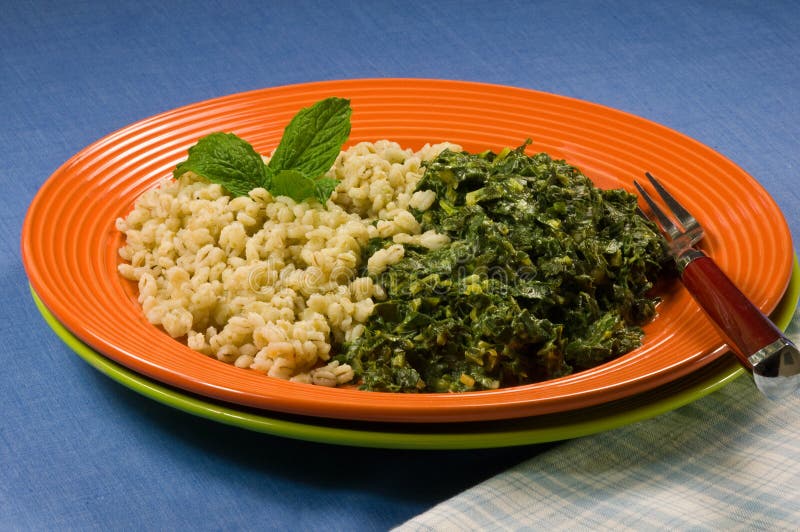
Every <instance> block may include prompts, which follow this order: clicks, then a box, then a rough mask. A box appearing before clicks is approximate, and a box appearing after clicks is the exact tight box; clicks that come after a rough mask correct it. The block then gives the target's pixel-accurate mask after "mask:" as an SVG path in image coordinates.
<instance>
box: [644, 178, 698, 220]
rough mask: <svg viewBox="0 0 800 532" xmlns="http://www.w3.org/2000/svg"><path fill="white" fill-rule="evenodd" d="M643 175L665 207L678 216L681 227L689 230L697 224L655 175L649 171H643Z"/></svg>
mask: <svg viewBox="0 0 800 532" xmlns="http://www.w3.org/2000/svg"><path fill="white" fill-rule="evenodd" d="M644 175H646V176H647V179H648V180H649V181H650V183H652V185H653V187H654V188H655V189H656V192H658V195H659V196H661V199H663V200H664V203H666V204H667V207H669V209H670V210H671V211H672V214H674V215H675V217H676V218H678V221H680V222H681V224H682V225H683V228H684V229H685V230H687V231H688V230H690V229H692V228H693V227H694V226H696V225H697V220H695V218H694V216H692V215H691V214H690V213H689V211H687V210H686V209H684V208H683V205H681V204H680V203H678V200H676V199H675V197H674V196H673V195H672V194H670V193H669V192H667V190H666V189H665V188H664V187H663V186H662V185H661V183H659V182H658V180H656V178H655V177H653V175H652V174H651V173H650V172H645V173H644Z"/></svg>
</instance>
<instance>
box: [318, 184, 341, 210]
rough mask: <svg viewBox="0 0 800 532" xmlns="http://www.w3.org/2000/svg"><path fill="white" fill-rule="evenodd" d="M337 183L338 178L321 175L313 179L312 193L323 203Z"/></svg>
mask: <svg viewBox="0 0 800 532" xmlns="http://www.w3.org/2000/svg"><path fill="white" fill-rule="evenodd" d="M339 183H340V181H339V180H338V179H331V178H329V177H323V178H321V179H317V180H316V181H314V195H315V196H316V197H317V200H319V202H320V203H322V204H323V205H325V202H326V201H328V198H330V197H331V193H332V192H333V190H334V189H335V188H336V187H337V186H338V185H339Z"/></svg>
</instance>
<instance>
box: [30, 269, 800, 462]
mask: <svg viewBox="0 0 800 532" xmlns="http://www.w3.org/2000/svg"><path fill="white" fill-rule="evenodd" d="M32 294H33V299H34V301H35V302H36V306H37V307H38V308H39V311H40V312H41V313H42V316H43V317H44V319H45V321H46V322H47V323H48V325H49V326H50V327H51V328H52V329H53V330H54V331H55V333H56V334H57V335H58V336H59V338H61V339H62V340H63V341H64V342H65V343H66V344H67V345H68V346H69V347H70V348H71V349H72V350H73V351H75V353H77V354H78V355H79V356H80V357H81V358H83V359H84V360H85V361H86V362H88V363H89V364H90V365H91V366H92V367H94V368H95V369H97V370H98V371H100V372H101V373H103V374H105V375H107V376H108V377H111V378H112V379H114V380H115V381H117V382H118V383H120V384H122V385H123V386H126V387H128V388H130V389H131V390H133V391H135V392H137V393H139V394H141V395H144V396H145V397H149V398H150V399H154V400H156V401H158V402H160V403H162V404H165V405H167V406H170V407H173V408H176V409H178V410H182V411H184V412H187V413H189V414H193V415H196V416H200V417H204V418H206V419H210V420H213V421H218V422H220V423H225V424H227V425H233V426H235V427H239V428H243V429H246V430H252V431H256V432H261V433H265V434H272V435H275V436H283V437H286V438H294V439H298V440H306V441H314V442H320V443H332V444H338V445H350V446H359V447H378V448H386V449H483V448H492V447H511V446H516V445H529V444H535V443H545V442H552V441H559V440H567V439H572V438H577V437H581V436H588V435H590V434H596V433H598V432H603V431H607V430H611V429H615V428H618V427H622V426H624V425H628V424H631V423H635V422H637V421H642V420H645V419H649V418H652V417H655V416H658V415H659V414H663V413H665V412H669V411H671V410H674V409H676V408H679V407H681V406H684V405H686V404H688V403H691V402H693V401H695V400H697V399H699V398H701V397H704V396H706V395H708V394H710V393H712V392H714V391H716V390H718V389H719V388H721V387H723V386H725V385H726V384H728V383H729V382H731V381H733V380H734V379H736V378H737V377H739V376H740V375H743V374H745V373H746V372H745V371H744V369H743V368H742V367H741V366H740V365H739V363H738V362H737V361H736V359H735V358H734V357H733V356H732V355H730V354H728V355H725V356H723V357H720V358H719V359H718V360H716V361H715V362H713V363H711V364H709V365H708V366H706V367H704V368H703V369H702V370H700V371H697V372H694V373H693V374H691V375H689V376H687V377H684V378H682V379H678V380H676V381H674V382H672V383H669V384H666V385H664V386H661V387H659V388H657V389H655V390H651V391H648V392H645V393H642V394H639V395H636V396H633V397H629V398H626V399H622V400H619V401H612V402H609V403H605V404H602V405H598V406H595V407H591V408H585V409H580V410H575V411H571V412H565V413H558V414H548V415H543V416H535V417H529V418H523V419H511V420H502V421H490V422H485V421H481V422H472V423H444V424H442V423H440V424H436V425H430V424H409V423H377V422H375V423H371V422H348V421H340V420H328V419H319V418H310V417H301V416H292V415H284V414H279V413H273V412H264V411H261V410H252V409H247V408H244V407H239V406H236V405H230V404H225V403H220V402H216V401H213V400H210V399H207V398H204V397H198V396H195V395H192V394H189V393H186V392H184V391H181V390H176V389H174V388H170V387H168V386H164V385H163V384H160V383H157V382H154V381H152V380H150V379H147V378H145V377H143V376H142V375H139V374H137V373H135V372H132V371H130V370H128V369H127V368H125V367H123V366H120V365H119V364H117V363H115V362H113V361H111V360H109V359H107V358H106V357H104V356H103V355H101V354H99V353H97V352H95V351H94V350H92V349H91V348H90V347H88V346H87V345H86V344H84V343H83V342H81V341H80V340H79V339H78V338H76V337H75V336H74V335H73V334H72V333H70V332H69V331H68V330H67V329H66V328H65V327H64V326H63V325H62V324H61V323H60V322H59V321H58V320H56V319H55V317H54V316H53V315H52V314H51V313H50V311H49V310H48V309H47V308H46V307H45V306H44V304H43V303H42V302H41V300H40V299H39V297H38V296H37V295H36V293H35V292H33V291H32ZM799 294H800V266H799V265H798V261H797V257H795V262H794V267H793V270H792V277H791V279H790V281H789V286H788V288H787V290H786V293H785V294H784V296H783V299H782V300H781V303H780V304H779V305H778V308H777V309H775V311H774V312H773V314H772V318H773V320H774V321H775V323H776V324H777V325H778V326H779V327H781V328H782V329H785V328H786V327H787V326H788V325H789V323H790V322H791V320H792V317H793V315H794V312H795V307H796V304H797V299H798V295H799Z"/></svg>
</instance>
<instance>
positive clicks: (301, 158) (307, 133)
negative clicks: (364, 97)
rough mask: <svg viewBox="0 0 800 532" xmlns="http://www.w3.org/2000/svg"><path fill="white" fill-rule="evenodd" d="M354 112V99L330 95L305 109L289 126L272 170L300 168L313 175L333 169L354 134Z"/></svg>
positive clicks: (304, 172) (278, 149)
mask: <svg viewBox="0 0 800 532" xmlns="http://www.w3.org/2000/svg"><path fill="white" fill-rule="evenodd" d="M351 113H352V111H351V109H350V101H349V100H346V99H343V98H327V99H325V100H322V101H319V102H317V103H315V104H314V105H312V106H311V107H307V108H305V109H302V110H301V111H300V112H299V113H297V115H295V117H294V118H292V121H291V122H289V125H288V126H286V129H285V130H284V132H283V137H282V138H281V142H280V144H279V145H278V148H277V149H276V150H275V153H274V154H273V155H272V158H271V159H270V161H269V168H270V170H272V171H274V172H275V173H276V174H277V172H279V171H280V170H297V171H298V172H301V173H302V174H303V175H305V176H306V177H308V178H310V179H317V178H318V177H320V176H321V175H322V174H324V173H325V172H327V171H328V170H330V168H331V166H333V163H334V162H335V161H336V157H337V156H338V155H339V151H340V150H341V149H342V144H344V142H345V141H346V140H347V137H348V136H349V135H350V115H351ZM331 190H333V189H331Z"/></svg>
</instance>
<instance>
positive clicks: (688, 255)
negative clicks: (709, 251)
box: [675, 248, 706, 273]
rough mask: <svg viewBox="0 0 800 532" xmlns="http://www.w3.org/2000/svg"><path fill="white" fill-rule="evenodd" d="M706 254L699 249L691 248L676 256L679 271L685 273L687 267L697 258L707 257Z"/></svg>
mask: <svg viewBox="0 0 800 532" xmlns="http://www.w3.org/2000/svg"><path fill="white" fill-rule="evenodd" d="M705 256H706V254H705V253H703V252H702V251H700V250H699V249H695V248H689V249H686V250H685V251H683V252H681V253H680V254H678V255H676V256H675V263H676V264H677V265H678V272H679V273H683V270H685V269H686V267H687V266H688V265H689V264H691V263H692V262H694V261H695V260H697V259H699V258H702V257H705Z"/></svg>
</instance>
